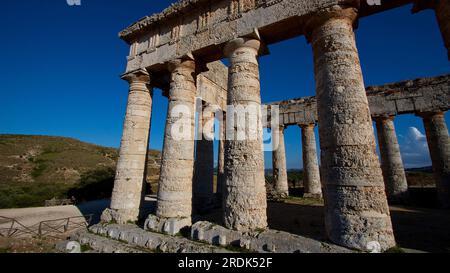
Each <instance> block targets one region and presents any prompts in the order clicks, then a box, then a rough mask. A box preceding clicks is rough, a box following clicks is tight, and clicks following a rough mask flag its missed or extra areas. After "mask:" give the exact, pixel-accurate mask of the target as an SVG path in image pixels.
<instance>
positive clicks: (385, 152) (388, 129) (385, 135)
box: [375, 117, 408, 204]
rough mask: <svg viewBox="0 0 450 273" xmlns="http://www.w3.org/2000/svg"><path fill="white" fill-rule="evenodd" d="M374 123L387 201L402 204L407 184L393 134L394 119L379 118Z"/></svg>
mask: <svg viewBox="0 0 450 273" xmlns="http://www.w3.org/2000/svg"><path fill="white" fill-rule="evenodd" d="M375 123H376V127H377V132H378V143H379V146H380V154H381V169H382V171H383V178H384V184H385V186H386V193H387V197H388V200H389V201H390V202H391V203H393V204H394V203H403V202H405V201H407V199H408V182H407V180H406V174H405V168H404V166H403V161H402V156H401V153H400V146H399V145H398V140H397V135H396V133H395V126H394V117H379V118H376V119H375Z"/></svg>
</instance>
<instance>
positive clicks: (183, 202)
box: [156, 60, 196, 218]
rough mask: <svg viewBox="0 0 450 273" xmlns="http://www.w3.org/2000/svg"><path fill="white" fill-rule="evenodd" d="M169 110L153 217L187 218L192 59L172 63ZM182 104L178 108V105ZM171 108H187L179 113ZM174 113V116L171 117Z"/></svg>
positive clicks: (191, 146)
mask: <svg viewBox="0 0 450 273" xmlns="http://www.w3.org/2000/svg"><path fill="white" fill-rule="evenodd" d="M170 69H171V82H170V93H169V109H168V115H167V121H166V129H165V133H164V147H163V154H162V164H161V175H160V179H159V189H158V202H157V208H156V216H158V217H160V218H190V217H191V214H192V179H193V170H194V169H193V168H194V144H195V143H194V127H195V115H194V114H193V113H195V94H196V85H195V83H196V81H195V77H194V75H195V62H194V61H192V60H178V61H175V62H173V63H172V64H171V66H170ZM179 107H181V108H179ZM174 109H186V110H188V111H190V112H189V113H190V115H188V116H183V117H181V116H179V115H178V113H176V111H175V112H174ZM173 115H174V116H173ZM180 123H182V124H183V132H184V133H186V135H185V137H181V138H178V137H177V136H176V134H174V133H176V132H178V131H176V130H177V128H178V127H176V126H178V125H180Z"/></svg>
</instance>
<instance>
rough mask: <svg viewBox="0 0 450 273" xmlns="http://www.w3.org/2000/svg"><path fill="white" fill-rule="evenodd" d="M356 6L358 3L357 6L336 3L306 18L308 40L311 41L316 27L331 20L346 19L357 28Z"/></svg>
mask: <svg viewBox="0 0 450 273" xmlns="http://www.w3.org/2000/svg"><path fill="white" fill-rule="evenodd" d="M356 6H357V5H355V7H353V6H344V5H334V6H332V7H329V8H326V9H323V10H321V11H318V12H316V13H314V14H312V15H310V16H309V18H308V19H307V20H306V23H305V27H304V33H305V37H306V39H307V41H308V42H309V43H311V41H312V36H313V33H314V31H315V29H317V28H318V27H321V26H322V25H324V24H325V23H327V22H329V21H330V20H339V19H346V20H348V21H349V23H350V24H352V25H353V28H357V24H358V20H357V18H358V9H357V7H356Z"/></svg>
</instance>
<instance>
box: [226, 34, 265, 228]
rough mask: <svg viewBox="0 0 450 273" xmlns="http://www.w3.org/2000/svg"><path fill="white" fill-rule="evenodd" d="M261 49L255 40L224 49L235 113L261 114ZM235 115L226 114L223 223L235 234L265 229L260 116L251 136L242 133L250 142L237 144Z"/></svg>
mask: <svg viewBox="0 0 450 273" xmlns="http://www.w3.org/2000/svg"><path fill="white" fill-rule="evenodd" d="M260 46H261V43H260V41H258V40H252V39H245V38H238V39H235V40H233V41H231V42H229V43H228V44H227V46H226V48H225V55H226V56H227V57H228V58H229V59H230V68H229V81H228V105H229V106H230V105H231V106H234V107H235V109H238V108H239V106H240V107H241V108H242V107H246V108H247V109H251V108H253V109H259V113H260V112H261V111H260V110H261V108H260V107H261V94H260V82H259V64H258V60H257V57H258V50H259V48H260ZM229 108H230V107H229ZM229 110H230V109H229ZM235 115H237V114H236V113H230V111H227V140H226V142H225V176H226V186H225V187H226V189H225V196H224V205H223V207H224V223H225V226H226V227H227V228H230V229H234V230H238V231H249V230H258V229H265V228H266V227H267V201H266V187H265V176H264V158H263V151H262V147H263V139H262V137H263V132H262V124H261V116H260V115H259V117H255V115H253V116H252V118H253V119H254V118H257V119H258V120H257V123H258V124H257V125H256V129H255V131H254V132H250V130H245V131H246V133H248V135H251V138H247V139H246V140H239V139H237V138H236V135H234V136H233V137H230V136H229V134H230V133H231V134H233V133H232V132H236V131H237V130H239V129H242V128H239V126H236V124H235V122H234V119H235V118H234V117H235ZM230 117H233V118H230ZM241 125H242V124H241ZM253 125H255V124H253Z"/></svg>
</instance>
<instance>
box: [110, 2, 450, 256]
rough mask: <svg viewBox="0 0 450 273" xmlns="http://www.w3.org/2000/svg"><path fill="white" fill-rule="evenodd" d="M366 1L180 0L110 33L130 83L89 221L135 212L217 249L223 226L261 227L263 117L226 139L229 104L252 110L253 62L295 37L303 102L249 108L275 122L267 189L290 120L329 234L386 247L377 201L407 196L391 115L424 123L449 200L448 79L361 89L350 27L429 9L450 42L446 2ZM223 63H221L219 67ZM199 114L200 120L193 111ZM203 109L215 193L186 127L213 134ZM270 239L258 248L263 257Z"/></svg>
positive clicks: (205, 161) (389, 239)
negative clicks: (151, 204) (150, 194)
mask: <svg viewBox="0 0 450 273" xmlns="http://www.w3.org/2000/svg"><path fill="white" fill-rule="evenodd" d="M368 2H371V1H363V0H361V1H358V0H215V1H212V0H185V1H180V2H178V3H176V4H174V5H172V6H171V7H169V8H167V9H166V10H164V11H163V12H161V13H159V14H155V15H152V16H147V17H144V18H142V19H141V20H139V21H138V22H136V23H134V24H133V25H131V26H130V27H128V28H126V29H125V30H124V31H122V32H121V33H120V37H121V38H122V39H123V40H124V41H126V42H127V43H128V44H129V45H130V54H129V56H128V63H127V68H126V72H125V73H124V74H123V76H122V78H123V79H124V80H126V81H128V82H129V84H130V88H129V95H128V105H127V111H126V116H125V123H124V129H123V136H122V142H121V148H120V159H119V162H118V165H117V173H116V179H115V184H114V190H113V195H112V201H111V206H110V208H109V209H107V210H105V211H104V213H103V215H102V220H103V221H105V222H116V223H119V224H124V223H127V222H130V221H131V222H134V221H137V220H138V219H146V221H145V228H146V229H148V230H150V231H155V232H164V233H168V234H171V235H175V234H177V233H178V232H179V231H180V230H182V229H183V228H185V227H192V232H193V234H194V233H195V236H193V237H196V239H198V240H204V241H210V242H211V243H214V241H217V242H218V244H220V245H227V244H229V243H230V242H231V241H230V240H231V239H230V238H234V239H233V240H239V238H238V237H239V236H238V235H236V234H244V233H246V232H260V231H263V230H268V221H267V212H266V209H267V196H266V186H265V173H264V156H263V148H262V147H263V127H271V125H269V124H268V123H266V122H265V121H264V120H262V118H261V116H263V115H256V117H254V121H255V124H257V125H258V126H257V128H256V129H254V130H253V131H254V132H253V133H254V135H255V137H253V138H248V139H244V140H241V139H237V138H233V137H231V138H230V137H229V135H235V134H233V132H236V131H238V130H239V128H236V126H235V124H234V123H233V122H232V121H233V120H234V118H233V117H234V114H233V113H229V109H230V106H231V107H234V108H237V107H249V108H250V107H257V108H259V109H261V106H262V102H261V95H260V75H259V62H258V58H259V57H260V56H264V55H266V54H269V47H270V45H271V44H273V43H277V42H280V41H283V40H286V39H289V38H293V37H296V36H302V35H304V36H305V37H306V38H307V41H308V42H309V43H310V44H311V49H312V50H313V56H314V73H315V81H316V97H310V98H302V99H293V100H286V101H284V102H278V103H269V104H266V106H268V107H267V108H264V107H263V108H262V109H271V108H272V107H273V106H274V105H277V106H279V109H280V113H279V119H280V122H279V126H278V128H271V131H272V135H273V137H274V138H275V139H277V141H276V142H277V143H278V145H277V148H276V149H275V150H274V151H273V164H274V168H273V169H274V178H275V185H276V186H275V188H276V191H277V192H278V193H279V194H280V196H287V195H288V194H289V193H288V184H287V170H286V156H285V146H284V129H285V127H286V126H292V125H294V126H300V127H301V130H302V135H301V139H302V145H303V147H302V149H303V162H304V172H305V182H304V186H305V196H311V197H322V196H323V199H324V201H325V210H324V214H325V227H326V232H327V237H328V239H329V240H330V241H331V242H332V243H334V244H336V245H339V246H342V247H346V248H350V249H357V250H367V246H368V245H369V244H370V243H371V242H378V243H379V245H380V246H381V248H382V249H383V250H387V249H389V248H392V247H394V246H395V245H396V241H395V238H394V233H393V229H392V223H391V218H390V212H389V206H388V200H389V201H390V202H402V201H404V200H405V199H407V198H408V185H407V183H406V177H405V170H404V167H403V163H402V159H401V156H400V149H399V145H398V142H397V138H396V134H395V128H394V123H393V119H394V118H395V116H397V115H401V114H415V115H417V116H419V117H421V118H423V122H424V125H425V128H426V135H427V139H428V144H429V148H430V154H431V158H432V162H433V170H434V173H435V180H436V187H437V189H438V198H439V201H440V202H441V204H442V205H443V206H445V207H449V206H450V141H449V136H448V130H447V127H446V123H445V120H444V113H445V111H447V110H448V109H449V107H450V94H449V92H450V91H449V90H450V88H449V84H450V77H449V75H445V76H439V77H435V78H427V79H418V80H412V81H405V82H400V83H395V84H387V85H383V86H376V87H368V88H366V87H365V85H364V81H363V75H362V71H361V66H360V61H359V56H358V49H357V47H356V42H355V34H354V31H355V29H356V28H357V26H358V19H359V18H362V17H366V16H371V15H373V14H377V13H380V12H384V11H386V10H389V9H393V8H396V7H399V6H403V5H408V4H411V3H413V4H414V8H413V12H420V11H421V10H423V9H434V11H435V13H436V18H437V21H438V23H439V27H440V30H441V32H442V36H443V40H444V45H445V46H446V48H447V50H450V19H449V17H450V1H448V0H440V1H438V0H436V1H433V0H431V1H426V0H424V1H414V0H391V1H382V2H383V3H382V5H370V3H368ZM224 58H226V59H228V62H227V63H229V66H228V67H226V66H225V65H224V64H223V63H222V62H221V60H222V59H224ZM155 88H157V89H160V90H162V92H163V94H164V95H165V96H166V97H167V98H168V100H169V109H168V114H167V120H166V128H165V134H164V147H163V153H162V166H161V175H160V180H159V189H158V194H157V205H156V210H155V211H154V212H152V213H151V214H150V215H143V210H142V209H141V208H142V204H143V200H144V191H143V188H144V183H145V166H146V158H147V152H148V147H149V141H151V140H149V131H150V124H151V122H150V120H151V115H152V96H153V89H155ZM199 98H200V99H199ZM205 109H207V111H205ZM180 110H181V111H180ZM199 110H203V111H204V114H203V115H202V116H201V117H199V118H198V119H196V117H195V113H198V112H199ZM180 112H182V113H183V114H182V115H180V114H179V113H180ZM267 116H269V117H270V114H268V115H267ZM214 117H216V118H217V117H220V118H219V120H221V125H220V132H219V135H220V136H221V138H220V145H219V158H218V159H217V161H218V173H217V187H216V189H215V188H214V187H213V178H214V156H213V140H212V139H208V138H203V139H201V140H196V139H195V138H194V136H195V135H196V130H197V129H198V128H199V127H202V128H203V132H205V131H210V132H212V131H214V130H213V125H212V124H213V123H212V122H211V119H214ZM250 118H252V117H249V119H250ZM180 122H181V123H182V125H183V126H182V131H183V136H184V137H178V136H177V135H178V134H174V132H178V133H179V131H180V126H179V125H180ZM373 122H375V123H376V129H377V132H378V142H379V146H380V154H381V158H379V157H378V155H377V153H376V139H375V134H374V130H373ZM315 126H318V127H319V140H320V148H321V149H320V158H321V159H320V163H319V162H318V160H317V154H318V151H317V150H316V136H315V133H314V128H315ZM205 128H206V130H205ZM197 133H198V132H197ZM237 135H239V134H237ZM299 139H300V137H299ZM217 203H219V204H220V205H221V207H222V223H221V224H222V227H220V226H218V227H215V228H212V227H211V226H210V227H209V228H203V229H202V227H205V224H204V223H202V222H199V221H198V217H197V214H198V213H199V212H201V211H202V210H205V209H207V208H209V207H213V206H217ZM206 226H207V225H206ZM214 232H217V234H216V233H214ZM224 234H227V235H224ZM265 234H266V236H269V235H270V236H277V235H276V234H275V233H273V234H272V233H265ZM268 234H269V235H268ZM262 237H264V236H262ZM271 238H273V237H271ZM240 240H241V246H246V247H247V248H251V247H252V246H254V247H255V248H258V247H259V246H260V245H259V244H260V242H259V241H258V242H256V241H254V238H247V237H245V236H242V238H241V239H240ZM283 240H288V237H284V238H282V239H280V241H283ZM275 241H276V240H275ZM276 247H278V246H275V245H270V244H264V245H263V246H261V248H265V249H267V248H269V249H271V250H273V251H275V249H276ZM278 249H280V248H278ZM282 249H283V250H284V251H292V252H294V251H295V249H294V248H289V249H288V248H282ZM317 249H318V248H317Z"/></svg>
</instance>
